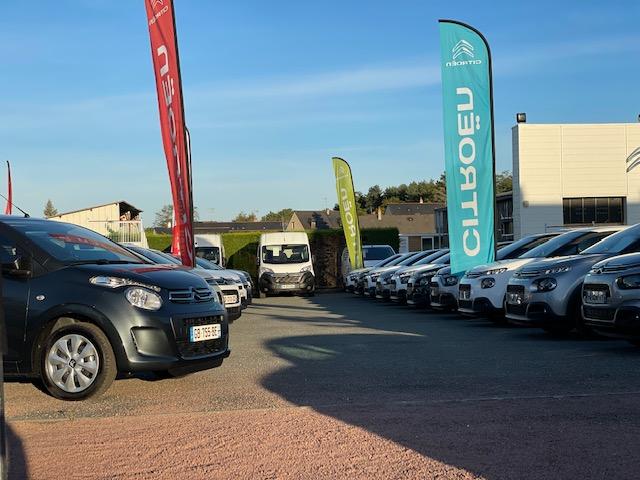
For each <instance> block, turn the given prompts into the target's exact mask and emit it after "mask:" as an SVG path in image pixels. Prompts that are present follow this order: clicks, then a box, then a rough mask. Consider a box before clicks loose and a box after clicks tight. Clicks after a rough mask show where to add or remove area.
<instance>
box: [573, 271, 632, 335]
mask: <svg viewBox="0 0 640 480" xmlns="http://www.w3.org/2000/svg"><path fill="white" fill-rule="evenodd" d="M629 273H634V272H625V274H627V275H628V274H629ZM620 276H622V274H621V273H614V274H604V275H592V274H589V275H587V277H586V278H585V282H584V286H583V291H582V316H583V319H584V322H585V324H586V325H587V326H589V327H591V328H593V329H594V330H596V331H598V332H599V333H602V334H603V335H606V336H610V337H619V338H628V339H634V340H637V339H640V291H638V290H635V289H625V290H623V289H620V288H619V287H618V285H617V282H616V279H617V278H618V277H620ZM592 292H596V293H599V294H600V295H602V297H600V299H599V300H595V299H594V297H596V296H595V295H593V293H592Z"/></svg>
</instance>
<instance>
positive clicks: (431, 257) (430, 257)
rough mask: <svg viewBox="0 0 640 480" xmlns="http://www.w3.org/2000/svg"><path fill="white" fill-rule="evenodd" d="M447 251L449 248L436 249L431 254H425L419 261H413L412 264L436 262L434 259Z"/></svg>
mask: <svg viewBox="0 0 640 480" xmlns="http://www.w3.org/2000/svg"><path fill="white" fill-rule="evenodd" d="M448 251H449V250H438V251H437V252H434V253H432V254H431V255H427V256H426V257H424V258H423V259H422V260H420V261H419V262H416V263H414V265H428V264H429V263H436V260H438V259H439V258H440V257H443V256H444V255H446V254H447V252H448ZM437 263H439V262H437Z"/></svg>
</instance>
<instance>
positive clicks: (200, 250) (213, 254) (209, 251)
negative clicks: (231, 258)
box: [196, 247, 220, 264]
mask: <svg viewBox="0 0 640 480" xmlns="http://www.w3.org/2000/svg"><path fill="white" fill-rule="evenodd" d="M196 256H197V257H200V258H204V259H205V260H209V261H210V262H213V263H217V264H219V263H220V249H219V248H218V247H196Z"/></svg>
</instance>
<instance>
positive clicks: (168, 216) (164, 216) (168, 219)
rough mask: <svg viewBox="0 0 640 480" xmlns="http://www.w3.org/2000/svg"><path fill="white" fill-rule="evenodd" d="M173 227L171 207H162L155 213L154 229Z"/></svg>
mask: <svg viewBox="0 0 640 480" xmlns="http://www.w3.org/2000/svg"><path fill="white" fill-rule="evenodd" d="M172 225H173V205H164V206H163V207H162V208H161V209H160V211H159V212H156V219H155V220H154V222H153V226H154V227H161V228H162V227H165V228H166V227H171V226H172Z"/></svg>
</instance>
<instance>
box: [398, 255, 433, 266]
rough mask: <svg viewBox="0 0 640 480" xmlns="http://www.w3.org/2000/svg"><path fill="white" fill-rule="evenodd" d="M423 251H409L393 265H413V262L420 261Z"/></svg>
mask: <svg viewBox="0 0 640 480" xmlns="http://www.w3.org/2000/svg"><path fill="white" fill-rule="evenodd" d="M425 256H426V255H425V252H412V253H410V254H409V255H408V256H407V257H405V258H404V259H403V260H401V261H400V262H398V263H395V264H394V265H401V266H403V267H406V266H409V265H413V264H414V263H416V262H418V261H420V260H421V259H423V258H424V257H425Z"/></svg>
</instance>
